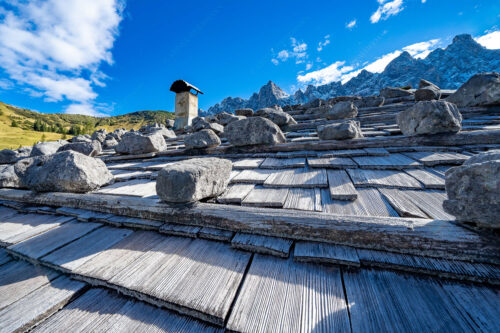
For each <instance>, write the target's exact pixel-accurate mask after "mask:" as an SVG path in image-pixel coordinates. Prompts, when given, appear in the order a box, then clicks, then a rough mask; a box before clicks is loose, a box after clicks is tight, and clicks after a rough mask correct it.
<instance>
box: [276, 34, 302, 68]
mask: <svg viewBox="0 0 500 333" xmlns="http://www.w3.org/2000/svg"><path fill="white" fill-rule="evenodd" d="M290 43H291V46H290V47H291V48H290V49H289V50H281V51H279V52H278V54H277V56H275V57H273V58H272V59H271V62H272V63H273V64H275V65H278V64H279V62H280V61H281V62H285V61H287V60H288V59H294V60H295V63H296V64H301V63H304V62H305V59H307V44H306V43H304V42H299V41H297V39H295V38H293V37H291V38H290Z"/></svg>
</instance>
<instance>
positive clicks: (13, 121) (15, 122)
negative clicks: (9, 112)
mask: <svg viewBox="0 0 500 333" xmlns="http://www.w3.org/2000/svg"><path fill="white" fill-rule="evenodd" d="M10 126H11V127H19V124H18V123H17V121H15V120H12V124H10Z"/></svg>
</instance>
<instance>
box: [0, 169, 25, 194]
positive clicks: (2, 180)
mask: <svg viewBox="0 0 500 333" xmlns="http://www.w3.org/2000/svg"><path fill="white" fill-rule="evenodd" d="M0 187H14V188H19V187H22V186H21V181H20V179H19V176H18V175H17V173H16V171H15V167H14V165H13V164H7V165H0Z"/></svg>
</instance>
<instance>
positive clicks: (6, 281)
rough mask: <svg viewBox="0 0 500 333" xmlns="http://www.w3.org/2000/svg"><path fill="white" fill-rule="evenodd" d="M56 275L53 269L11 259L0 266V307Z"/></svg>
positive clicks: (47, 281)
mask: <svg viewBox="0 0 500 333" xmlns="http://www.w3.org/2000/svg"><path fill="white" fill-rule="evenodd" d="M58 275H59V274H57V273H56V272H55V271H53V270H50V269H45V268H42V267H39V266H34V265H32V264H29V263H27V262H25V261H11V262H9V263H7V264H5V265H3V266H0V309H3V308H5V307H6V306H8V305H10V304H12V303H14V302H16V301H17V300H19V299H21V298H23V297H24V296H26V295H28V294H29V293H31V292H33V291H34V290H36V289H38V288H40V287H42V286H43V285H45V284H47V283H49V282H50V281H51V280H53V279H55V278H56V277H57V276H58ZM1 326H2V325H0V327H1Z"/></svg>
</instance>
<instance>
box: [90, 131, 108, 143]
mask: <svg viewBox="0 0 500 333" xmlns="http://www.w3.org/2000/svg"><path fill="white" fill-rule="evenodd" d="M106 135H107V132H106V129H104V128H102V129H100V130H97V131H95V132H94V133H92V136H91V137H90V138H91V139H92V140H97V141H99V142H100V143H103V142H104V140H106Z"/></svg>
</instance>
